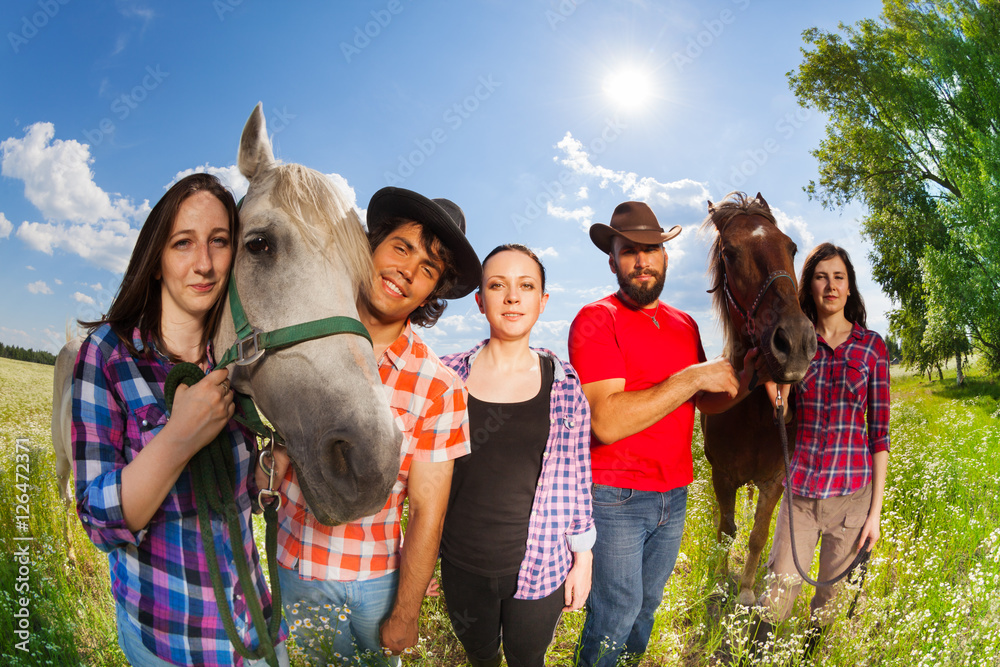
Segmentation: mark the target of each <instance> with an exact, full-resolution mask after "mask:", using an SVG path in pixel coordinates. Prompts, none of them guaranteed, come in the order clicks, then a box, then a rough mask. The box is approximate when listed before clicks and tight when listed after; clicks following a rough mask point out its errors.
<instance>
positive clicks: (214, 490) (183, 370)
mask: <svg viewBox="0 0 1000 667" xmlns="http://www.w3.org/2000/svg"><path fill="white" fill-rule="evenodd" d="M204 377H205V374H204V372H203V371H202V370H201V369H200V368H198V367H197V366H196V365H194V364H189V363H180V364H177V365H176V366H174V367H173V369H172V370H171V371H170V373H169V374H168V375H167V381H166V384H165V386H164V390H163V395H164V399H165V401H166V404H167V410H168V411H169V410H170V409H171V408H172V407H173V403H174V394H175V392H176V391H177V387H178V385H180V383H181V382H183V383H184V384H186V385H188V386H191V385H193V384H195V383H196V382H198V381H199V380H201V379H202V378H204ZM189 468H190V470H191V479H192V482H193V484H194V494H195V502H196V505H197V509H198V523H199V525H200V528H201V544H202V547H203V548H204V549H205V556H206V558H207V559H208V573H209V576H210V577H211V579H212V588H213V590H214V591H215V600H216V603H217V604H218V605H219V611H220V613H221V615H222V624H223V625H224V626H225V628H226V634H227V635H228V636H229V641H230V642H231V643H232V645H233V648H235V649H236V652H237V653H239V654H240V655H241V656H243V658H244V659H246V660H260V659H261V658H264V659H265V660H267V664H268V665H270V667H278V657H277V655H276V654H275V652H274V646H275V644H276V643H277V641H278V632H279V630H280V629H281V588H280V586H279V585H278V559H277V551H278V512H277V509H276V507H275V505H276V503H270V504H268V505H267V506H265V507H264V508H263V509H264V521H265V524H266V530H265V542H264V544H265V553H266V555H267V571H268V574H269V575H270V578H271V587H272V595H271V619H270V621H269V622H268V621H265V620H264V610H263V609H262V607H261V602H260V598H258V596H257V591H256V590H255V589H254V587H253V586H252V585H250V586H248V585H246V583H245V582H251V581H252V578H251V576H250V563H249V562H248V560H247V552H246V549H245V548H244V546H243V544H242V541H241V543H240V544H239V545H238V548H237V545H235V544H234V545H233V555H234V560H235V561H236V572H237V576H238V578H237V581H236V584H237V585H238V586H239V588H240V590H241V591H242V592H243V597H244V598H245V599H246V604H247V610H248V611H249V612H250V617H251V619H252V620H253V627H254V630H256V631H257V637H258V638H259V639H260V647H259V648H257V649H251V648H249V647H248V646H246V645H244V644H243V640H242V638H240V636H239V635H238V634H237V632H236V625H235V623H234V622H233V614H232V610H231V608H230V606H229V599H228V597H227V595H226V590H225V588H224V587H223V585H222V574H221V573H220V571H219V561H218V558H217V556H216V552H215V536H214V535H213V534H212V519H211V516H210V515H209V509H211V510H212V511H214V512H215V513H216V514H219V515H221V516H222V517H224V518H225V520H226V523H227V525H228V526H229V535H230V539H232V537H233V536H234V535H240V536H242V535H243V531H242V530H241V528H240V521H239V514H240V513H239V510H238V508H237V506H236V498H235V495H234V490H235V488H236V462H235V461H234V459H233V449H232V446H231V445H230V443H229V438H228V437H227V436H226V434H225V432H221V433H219V435H217V436H216V438H215V440H213V441H212V442H210V443H209V444H208V445H207V446H205V447H203V448H202V449H201V451H199V452H198V453H197V454H195V455H194V457H192V459H191V462H190V464H189ZM248 588H249V590H248ZM265 628H266V630H267V631H266V632H262V630H263V629H265Z"/></svg>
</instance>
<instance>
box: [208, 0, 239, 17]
mask: <svg viewBox="0 0 1000 667" xmlns="http://www.w3.org/2000/svg"><path fill="white" fill-rule="evenodd" d="M242 4H243V0H212V9H214V10H215V15H216V16H218V17H219V20H220V21H225V20H226V14H231V13H233V12H235V11H236V8H237V7H239V6H240V5H242Z"/></svg>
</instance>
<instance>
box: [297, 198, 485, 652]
mask: <svg viewBox="0 0 1000 667" xmlns="http://www.w3.org/2000/svg"><path fill="white" fill-rule="evenodd" d="M368 241H369V244H370V246H371V250H372V260H373V263H374V265H375V273H374V276H373V283H372V285H371V286H370V290H369V294H368V296H367V298H362V299H361V300H360V301H359V303H358V316H359V319H360V320H361V322H362V323H363V324H364V325H365V327H366V328H367V329H368V333H369V334H371V337H372V342H373V344H374V348H375V358H376V360H377V362H378V366H379V374H380V375H381V378H382V383H383V385H385V387H386V391H387V394H388V397H389V405H390V407H391V409H392V411H393V415H394V416H395V418H396V425H397V426H398V427H399V430H400V431H401V432H402V433H403V445H402V451H401V459H400V460H401V464H400V471H399V476H398V477H397V480H396V484H395V486H394V487H393V489H392V494H391V495H390V496H389V500H388V501H387V502H386V504H385V506H384V507H383V508H382V510H381V511H380V512H379V513H378V514H375V515H374V516H370V517H366V518H364V519H360V520H358V521H354V522H351V523H348V524H344V525H341V526H332V527H331V526H325V525H323V524H320V523H319V522H318V521H316V520H315V519H314V518H313V517H312V515H311V514H309V512H308V510H307V508H306V505H305V501H304V500H303V499H302V496H301V493H300V491H299V490H298V487H297V485H296V484H295V482H294V478H292V479H291V480H290V481H288V482H287V483H286V484H285V485H283V486H282V490H283V491H284V490H285V489H286V488H287V499H288V502H287V503H286V507H287V509H283V510H282V514H281V516H282V521H281V527H280V529H279V536H278V541H279V554H278V560H279V563H280V564H281V565H282V567H281V569H280V570H279V575H280V576H279V579H280V582H281V591H282V598H283V602H284V604H285V607H286V609H287V610H288V618H289V619H290V621H292V622H295V621H296V620H297V619H302V620H303V625H304V623H305V621H304V619H305V618H306V617H308V618H309V619H310V620H309V623H310V625H308V626H305V628H308V627H312V629H313V630H312V631H309V630H306V629H305V628H304V627H303V625H300V624H296V626H297V627H296V632H297V633H298V634H299V639H298V642H297V643H298V644H299V646H302V647H303V648H305V649H306V650H307V652H308V653H310V657H312V658H313V659H320V660H322V661H323V662H322V664H326V661H332V662H337V663H338V664H339V662H340V660H341V659H342V658H347V659H349V660H354V661H355V662H351V664H356V660H357V659H358V656H359V655H360V656H363V657H361V660H362V661H363V664H390V665H398V664H399V658H398V657H395V656H398V655H399V653H400V652H401V651H403V650H405V649H407V648H409V647H411V646H414V645H415V644H416V643H417V639H418V627H417V621H418V618H419V615H420V603H421V601H422V600H423V597H424V592H425V590H426V589H427V584H428V582H429V581H430V579H431V574H432V573H433V571H434V563H435V562H436V561H437V554H438V546H439V543H440V540H441V528H442V526H443V522H444V514H445V509H446V508H447V504H448V494H449V490H450V487H451V471H452V464H453V461H454V459H456V458H458V457H460V456H464V455H466V454H468V453H469V452H470V451H471V448H470V445H469V425H468V416H467V414H466V401H467V394H466V391H465V387H464V385H463V384H462V382H461V380H459V379H458V377H457V376H456V375H455V374H454V373H452V371H451V370H449V369H448V368H447V367H446V366H444V365H443V364H442V363H441V362H440V361H439V360H438V358H437V357H436V356H435V355H434V353H433V352H431V351H430V349H429V348H428V347H427V346H426V345H425V344H424V342H423V341H422V340H421V339H420V337H419V336H418V335H417V334H416V332H415V331H414V330H413V325H414V324H416V325H419V326H422V327H430V326H433V325H434V323H435V322H437V320H438V318H439V317H440V316H441V313H442V312H443V311H444V309H445V306H446V303H445V300H446V299H457V298H460V297H463V296H465V295H467V294H469V293H470V292H472V290H474V289H475V288H476V287H477V286H478V285H479V282H480V280H481V276H482V266H481V265H480V263H479V259H478V258H477V257H476V253H475V251H474V250H473V248H472V246H471V245H470V244H469V241H468V240H467V239H466V237H465V215H464V214H463V213H462V209H460V208H459V207H458V206H456V205H455V204H454V203H453V202H451V201H448V200H447V199H428V198H426V197H424V196H422V195H419V194H417V193H416V192H412V191H410V190H404V189H402V188H392V187H389V188H383V189H382V190H379V191H378V192H376V193H375V195H374V196H373V197H372V199H371V202H370V203H369V204H368ZM292 475H293V473H288V476H292ZM407 496H409V519H408V523H407V529H406V540H405V543H404V544H402V546H401V539H400V519H401V517H402V510H403V501H404V499H406V498H407ZM331 640H332V646H329V645H328V646H327V647H325V650H323V649H320V650H317V649H318V648H319V647H316V646H313V647H312V648H313V650H311V651H310V650H309V648H310V647H309V644H310V643H313V642H317V643H318V642H324V641H325V642H329V641H331ZM383 653H384V655H383Z"/></svg>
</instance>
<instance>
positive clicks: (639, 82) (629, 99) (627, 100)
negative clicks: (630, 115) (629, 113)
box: [603, 67, 652, 110]
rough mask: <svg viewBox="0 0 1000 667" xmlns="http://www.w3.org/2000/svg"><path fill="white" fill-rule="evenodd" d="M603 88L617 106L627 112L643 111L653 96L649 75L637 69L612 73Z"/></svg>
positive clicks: (623, 69) (631, 68) (630, 68)
mask: <svg viewBox="0 0 1000 667" xmlns="http://www.w3.org/2000/svg"><path fill="white" fill-rule="evenodd" d="M603 88H604V94H605V95H607V96H608V97H609V98H610V99H611V101H612V102H613V103H614V104H615V105H616V106H618V107H621V108H622V109H626V110H638V109H641V108H642V107H644V106H645V105H646V102H647V101H649V98H650V97H651V95H652V81H651V80H650V77H649V75H648V74H647V73H646V72H643V71H641V70H639V69H636V68H635V67H626V68H622V69H620V70H617V71H615V72H612V73H611V74H609V75H608V76H607V77H605V79H604V86H603Z"/></svg>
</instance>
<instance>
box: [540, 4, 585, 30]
mask: <svg viewBox="0 0 1000 667" xmlns="http://www.w3.org/2000/svg"><path fill="white" fill-rule="evenodd" d="M584 2H586V0H560V1H559V4H558V5H556V8H555V10H551V9H549V10H546V12H545V20H546V21H548V22H549V28H550V29H551V30H555V29H556V27H557V26H559V24H560V23H565V22H566V20H567V19H568V18H569V17H570V16H572V15H573V13H574V12H576V8H577V7H579V6H580V5H582V4H583V3H584Z"/></svg>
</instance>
